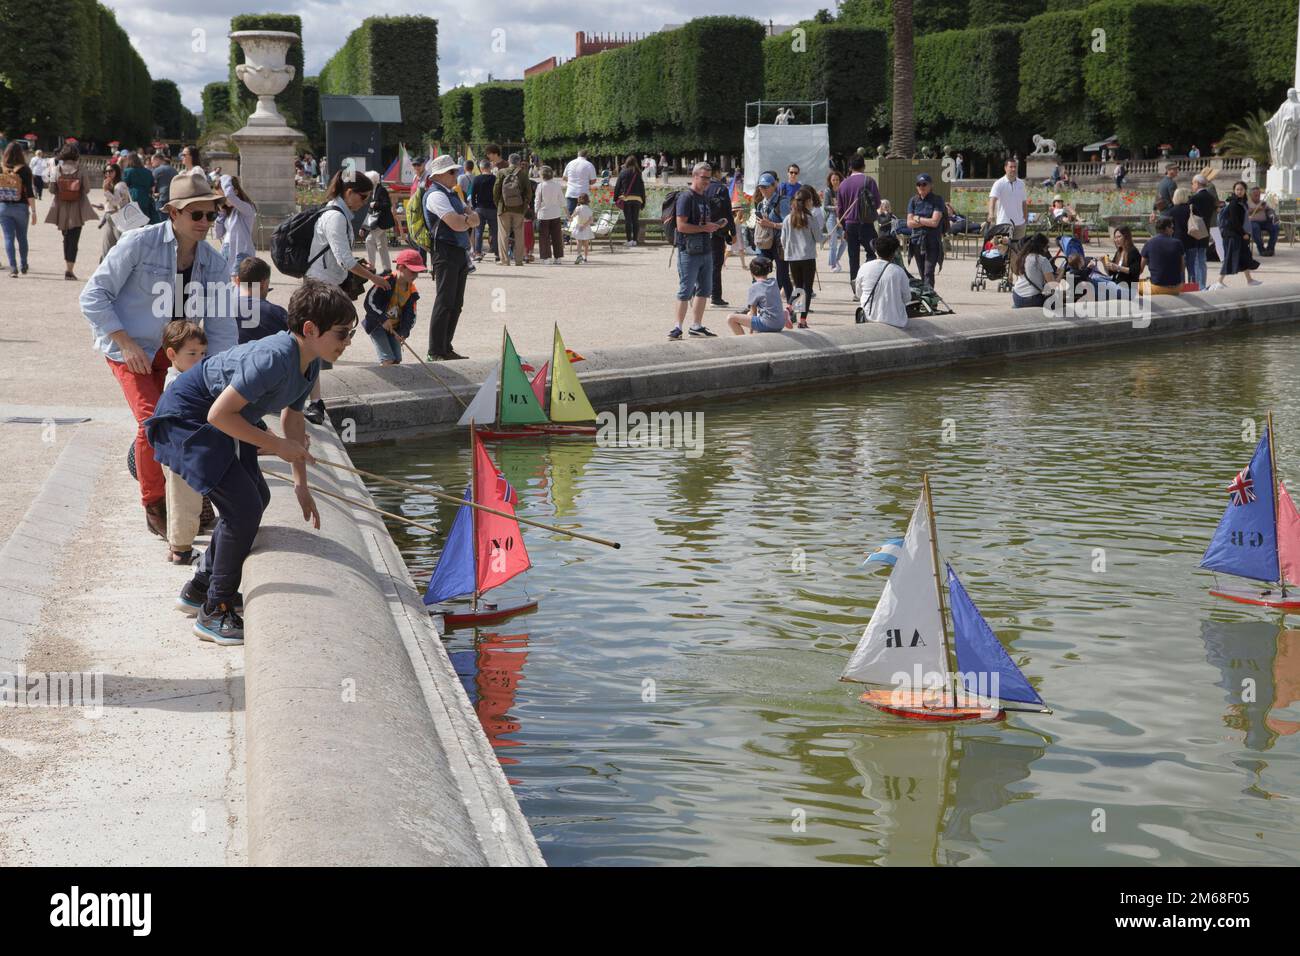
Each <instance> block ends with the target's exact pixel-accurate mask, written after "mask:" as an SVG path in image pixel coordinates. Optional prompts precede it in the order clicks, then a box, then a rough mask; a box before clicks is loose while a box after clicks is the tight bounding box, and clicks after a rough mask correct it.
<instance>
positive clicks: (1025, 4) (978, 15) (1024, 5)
mask: <svg viewBox="0 0 1300 956" xmlns="http://www.w3.org/2000/svg"><path fill="white" fill-rule="evenodd" d="M1046 9H1047V0H978V2H975V3H972V4H971V5H970V15H969V16H968V17H967V19H966V27H967V28H968V29H978V28H980V27H992V26H997V25H998V24H1002V23H1024V22H1025V21H1026V20H1029V19H1031V18H1032V17H1035V16H1037V15H1038V14H1040V13H1042V12H1043V11H1044V10H1046ZM916 19H917V21H918V23H920V22H921V21H924V20H928V19H929V17H928V16H917V17H916ZM926 32H927V33H928V32H930V31H929V30H927V31H926Z"/></svg>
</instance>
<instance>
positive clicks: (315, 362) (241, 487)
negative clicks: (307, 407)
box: [144, 280, 357, 644]
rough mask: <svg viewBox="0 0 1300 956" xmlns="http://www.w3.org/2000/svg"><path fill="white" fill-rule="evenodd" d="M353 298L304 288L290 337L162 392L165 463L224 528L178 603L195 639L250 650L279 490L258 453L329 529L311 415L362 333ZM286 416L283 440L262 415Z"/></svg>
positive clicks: (205, 368) (253, 346)
mask: <svg viewBox="0 0 1300 956" xmlns="http://www.w3.org/2000/svg"><path fill="white" fill-rule="evenodd" d="M356 321H357V316H356V311H355V310H354V309H353V307H352V300H351V299H349V298H348V296H347V293H345V292H344V291H343V290H342V289H341V288H339V287H338V286H335V285H329V284H327V283H323V282H316V281H313V280H308V281H306V282H304V283H303V284H302V285H301V286H300V287H299V288H298V290H297V291H296V292H294V294H293V298H292V299H290V300H289V330H288V331H286V332H278V333H276V334H275V335H271V336H267V337H266V338H264V339H258V340H257V341H255V342H246V343H245V344H243V345H236V346H235V347H234V348H231V349H227V350H226V351H224V352H221V353H219V354H217V355H213V356H211V357H210V358H207V359H205V360H204V361H203V362H202V363H201V364H199V365H195V366H193V367H192V368H191V369H190V370H189V371H187V372H185V373H184V374H182V375H181V376H180V378H178V379H177V380H176V381H175V383H174V384H173V385H172V386H171V388H169V389H167V390H166V391H165V392H163V395H162V398H160V399H159V401H158V404H157V406H156V408H155V409H154V414H153V417H152V418H150V419H148V420H147V421H146V422H145V423H144V427H145V433H146V435H147V436H148V438H149V444H150V445H151V446H153V450H154V454H155V456H156V457H157V459H158V461H159V462H161V463H162V464H164V465H166V466H167V467H168V468H170V469H171V470H172V471H173V472H175V473H176V474H178V475H180V476H181V477H182V478H184V479H185V481H186V483H188V484H189V485H190V487H192V488H193V489H194V490H195V491H197V492H199V493H200V494H205V495H207V496H208V497H209V498H211V499H212V501H213V503H214V504H215V505H216V506H217V514H218V519H217V525H216V528H215V529H214V530H213V532H212V544H211V545H210V546H209V549H208V551H209V553H208V555H207V556H206V557H207V558H208V560H207V561H205V562H204V567H203V569H201V570H199V571H198V572H197V573H196V574H195V575H194V578H193V580H191V581H190V582H189V583H187V584H186V585H185V587H184V588H183V589H182V591H181V595H180V598H179V599H178V601H177V606H178V607H180V608H181V610H183V611H185V612H186V613H193V614H196V615H197V620H196V621H195V623H194V633H196V634H197V635H198V636H199V638H200V639H202V640H205V641H212V642H213V643H216V644H242V643H244V621H243V619H242V618H241V617H240V615H239V613H238V609H239V607H240V605H241V603H242V601H241V599H240V597H239V582H240V578H241V576H242V574H243V567H244V559H245V558H247V557H248V553H249V552H250V551H251V550H252V549H253V539H254V538H255V537H257V529H258V527H259V526H260V525H261V523H262V513H263V512H264V511H265V510H266V506H267V505H268V504H269V503H270V501H271V492H270V490H269V489H268V488H267V487H266V481H265V479H264V478H263V477H262V473H261V471H260V469H259V468H258V466H257V453H258V449H265V450H266V451H268V452H270V453H272V454H274V455H278V456H279V457H280V458H282V459H284V460H285V461H287V462H289V463H290V464H291V465H292V466H293V485H294V493H295V494H296V495H297V497H298V504H299V506H300V507H301V508H302V516H303V519H304V520H307V521H310V522H312V525H313V527H316V528H319V527H320V514H319V512H317V510H316V502H315V501H314V500H313V499H312V496H311V492H310V491H309V490H308V489H307V462H309V461H311V460H312V457H311V456H310V455H309V454H308V453H307V425H306V419H304V418H303V414H302V409H303V405H304V403H305V402H306V400H307V396H308V395H310V394H311V389H312V386H313V385H314V384H315V382H316V379H317V378H318V377H319V376H320V363H321V360H322V359H323V360H326V361H329V362H337V361H338V360H339V357H340V356H342V354H343V351H344V350H345V349H346V348H347V347H348V343H349V342H351V341H352V336H353V333H354V331H355V328H356ZM272 412H279V413H280V424H281V427H282V428H283V430H284V437H283V438H282V437H280V436H279V435H276V434H275V433H273V432H271V431H269V430H267V428H266V427H265V426H264V425H262V418H263V416H265V415H269V414H271V413H272Z"/></svg>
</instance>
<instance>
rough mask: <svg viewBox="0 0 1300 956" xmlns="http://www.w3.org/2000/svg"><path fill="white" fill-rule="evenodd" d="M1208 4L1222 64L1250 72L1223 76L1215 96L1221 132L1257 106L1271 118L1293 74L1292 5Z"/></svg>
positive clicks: (1264, 0)
mask: <svg viewBox="0 0 1300 956" xmlns="http://www.w3.org/2000/svg"><path fill="white" fill-rule="evenodd" d="M1207 2H1208V3H1209V5H1210V6H1211V7H1212V8H1213V9H1214V19H1215V23H1216V26H1215V28H1214V31H1213V32H1214V36H1215V37H1216V38H1217V39H1218V41H1219V49H1220V56H1221V62H1223V63H1233V64H1240V65H1241V66H1242V68H1244V69H1246V70H1249V74H1248V75H1246V76H1243V77H1240V78H1237V77H1233V78H1231V79H1230V80H1229V78H1227V77H1225V78H1224V80H1225V82H1224V83H1223V84H1222V87H1221V89H1220V90H1219V92H1218V96H1217V97H1216V102H1217V103H1218V104H1219V105H1220V106H1221V107H1222V117H1221V118H1222V122H1221V123H1220V124H1218V127H1217V131H1220V132H1221V130H1222V127H1223V126H1225V125H1227V124H1228V123H1239V122H1241V120H1242V119H1243V118H1245V117H1246V116H1247V115H1248V114H1250V113H1253V112H1254V111H1255V110H1257V109H1259V108H1260V107H1261V106H1263V107H1265V108H1266V109H1268V111H1269V113H1270V114H1271V113H1272V112H1273V111H1274V110H1275V109H1277V108H1278V107H1279V106H1280V105H1282V101H1283V100H1284V99H1286V91H1287V88H1288V87H1289V86H1290V85H1291V83H1292V81H1293V80H1294V71H1295V36H1296V5H1295V4H1294V3H1292V2H1291V0H1207ZM1208 66H1209V64H1207V67H1208ZM1210 68H1211V69H1212V67H1210ZM1214 138H1217V132H1216V136H1215V137H1214Z"/></svg>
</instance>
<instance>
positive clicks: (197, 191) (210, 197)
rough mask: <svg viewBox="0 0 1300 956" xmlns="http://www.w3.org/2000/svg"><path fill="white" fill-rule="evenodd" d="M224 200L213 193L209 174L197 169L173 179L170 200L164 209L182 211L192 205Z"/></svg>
mask: <svg viewBox="0 0 1300 956" xmlns="http://www.w3.org/2000/svg"><path fill="white" fill-rule="evenodd" d="M222 198H223V197H221V196H218V195H217V194H216V193H214V192H213V191H212V184H211V183H210V182H208V176H207V174H206V173H205V172H203V170H201V169H197V168H196V169H193V170H191V171H190V172H188V173H179V174H177V175H176V176H174V177H172V185H171V193H170V198H169V199H168V201H167V205H166V206H164V207H163V208H164V209H177V210H180V209H184V208H185V207H186V206H188V205H190V204H191V203H196V202H218V201H220V200H221V199H222Z"/></svg>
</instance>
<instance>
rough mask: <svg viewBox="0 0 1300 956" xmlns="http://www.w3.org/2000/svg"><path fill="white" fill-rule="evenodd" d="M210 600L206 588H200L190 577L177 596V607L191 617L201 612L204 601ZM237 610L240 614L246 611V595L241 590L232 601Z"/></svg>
mask: <svg viewBox="0 0 1300 956" xmlns="http://www.w3.org/2000/svg"><path fill="white" fill-rule="evenodd" d="M207 600H208V591H207V589H206V588H200V587H199V586H198V585H197V584H195V583H194V579H193V578H190V579H189V580H188V581H186V582H185V587H183V588H181V593H180V595H179V596H178V597H177V598H176V609H177V610H178V611H180V612H181V613H182V614H188V615H189V616H190V617H193V616H194V615H196V614H198V613H199V610H200V609H201V608H202V607H203V605H204V603H205V602H206V601H207ZM231 603H233V604H234V606H235V610H236V611H238V612H239V613H240V614H243V613H244V595H243V594H241V593H240V592H239V591H236V592H235V597H234V599H233V601H232V602H231Z"/></svg>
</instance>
